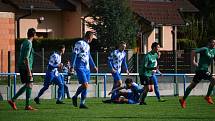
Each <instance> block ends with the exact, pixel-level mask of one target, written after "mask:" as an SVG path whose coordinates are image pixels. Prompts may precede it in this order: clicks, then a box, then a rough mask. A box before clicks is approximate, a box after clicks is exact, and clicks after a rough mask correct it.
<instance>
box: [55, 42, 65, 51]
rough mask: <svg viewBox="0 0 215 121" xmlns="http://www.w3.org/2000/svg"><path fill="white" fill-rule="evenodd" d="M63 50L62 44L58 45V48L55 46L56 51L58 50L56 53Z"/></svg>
mask: <svg viewBox="0 0 215 121" xmlns="http://www.w3.org/2000/svg"><path fill="white" fill-rule="evenodd" d="M63 48H65V45H64V44H62V45H58V46H57V50H58V51H61V50H62V49H63Z"/></svg>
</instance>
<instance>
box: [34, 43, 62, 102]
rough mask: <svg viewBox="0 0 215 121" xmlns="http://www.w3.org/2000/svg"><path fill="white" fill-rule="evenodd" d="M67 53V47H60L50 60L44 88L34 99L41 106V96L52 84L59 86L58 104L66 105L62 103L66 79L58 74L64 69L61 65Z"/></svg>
mask: <svg viewBox="0 0 215 121" xmlns="http://www.w3.org/2000/svg"><path fill="white" fill-rule="evenodd" d="M64 52H65V46H64V45H59V47H58V51H57V52H54V53H53V54H52V55H51V56H50V59H49V64H48V69H47V71H46V76H45V81H44V86H43V88H42V89H41V90H40V92H39V94H38V96H37V97H36V98H34V101H35V102H36V104H40V100H39V98H40V96H41V95H43V93H44V92H45V91H46V90H47V89H48V88H49V85H51V84H52V83H54V84H56V85H58V97H57V101H56V104H64V103H63V101H62V97H63V95H64V79H63V76H62V75H61V74H60V73H59V72H58V69H62V68H63V64H62V63H61V56H62V55H63V54H64Z"/></svg>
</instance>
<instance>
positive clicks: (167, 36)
mask: <svg viewBox="0 0 215 121" xmlns="http://www.w3.org/2000/svg"><path fill="white" fill-rule="evenodd" d="M171 31H172V26H163V47H162V48H160V50H167V51H169V50H172V49H173V47H172V42H173V41H172V33H171ZM154 39H155V30H153V31H152V33H151V34H150V36H149V38H148V51H150V50H151V44H152V43H153V42H154Z"/></svg>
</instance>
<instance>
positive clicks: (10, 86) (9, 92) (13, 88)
mask: <svg viewBox="0 0 215 121" xmlns="http://www.w3.org/2000/svg"><path fill="white" fill-rule="evenodd" d="M0 75H6V76H13V77H14V78H13V83H11V79H10V78H8V87H7V99H9V98H11V97H12V96H13V95H15V94H16V87H17V85H16V81H17V80H16V79H17V78H16V77H17V76H18V75H19V73H0ZM33 75H34V76H42V75H45V73H33ZM126 75H127V74H126V73H122V76H126ZM91 76H92V77H97V76H98V77H102V81H103V82H101V81H98V80H96V81H95V83H96V85H97V86H98V91H97V93H98V95H97V97H100V96H99V91H100V89H99V85H100V84H102V83H103V97H104V98H106V97H107V76H111V73H92V74H91ZM130 76H133V77H135V79H136V82H137V81H138V76H139V74H138V73H130ZM157 76H160V75H157ZM162 76H164V77H168V76H177V77H182V78H183V82H182V83H183V92H185V88H186V83H187V76H194V74H171V73H165V74H163V75H162ZM96 79H98V78H96ZM175 85H176V84H175ZM176 89H179V88H176V87H175V88H174V95H175V93H176V92H177V90H176ZM54 94H55V97H56V88H55V91H54Z"/></svg>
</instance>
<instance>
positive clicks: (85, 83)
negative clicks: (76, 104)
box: [80, 70, 90, 108]
mask: <svg viewBox="0 0 215 121" xmlns="http://www.w3.org/2000/svg"><path fill="white" fill-rule="evenodd" d="M85 77H86V78H85V79H84V80H83V81H84V83H83V84H82V86H83V91H82V92H81V102H80V108H88V107H87V106H86V105H85V100H86V97H87V88H88V83H89V81H90V71H89V70H85Z"/></svg>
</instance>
